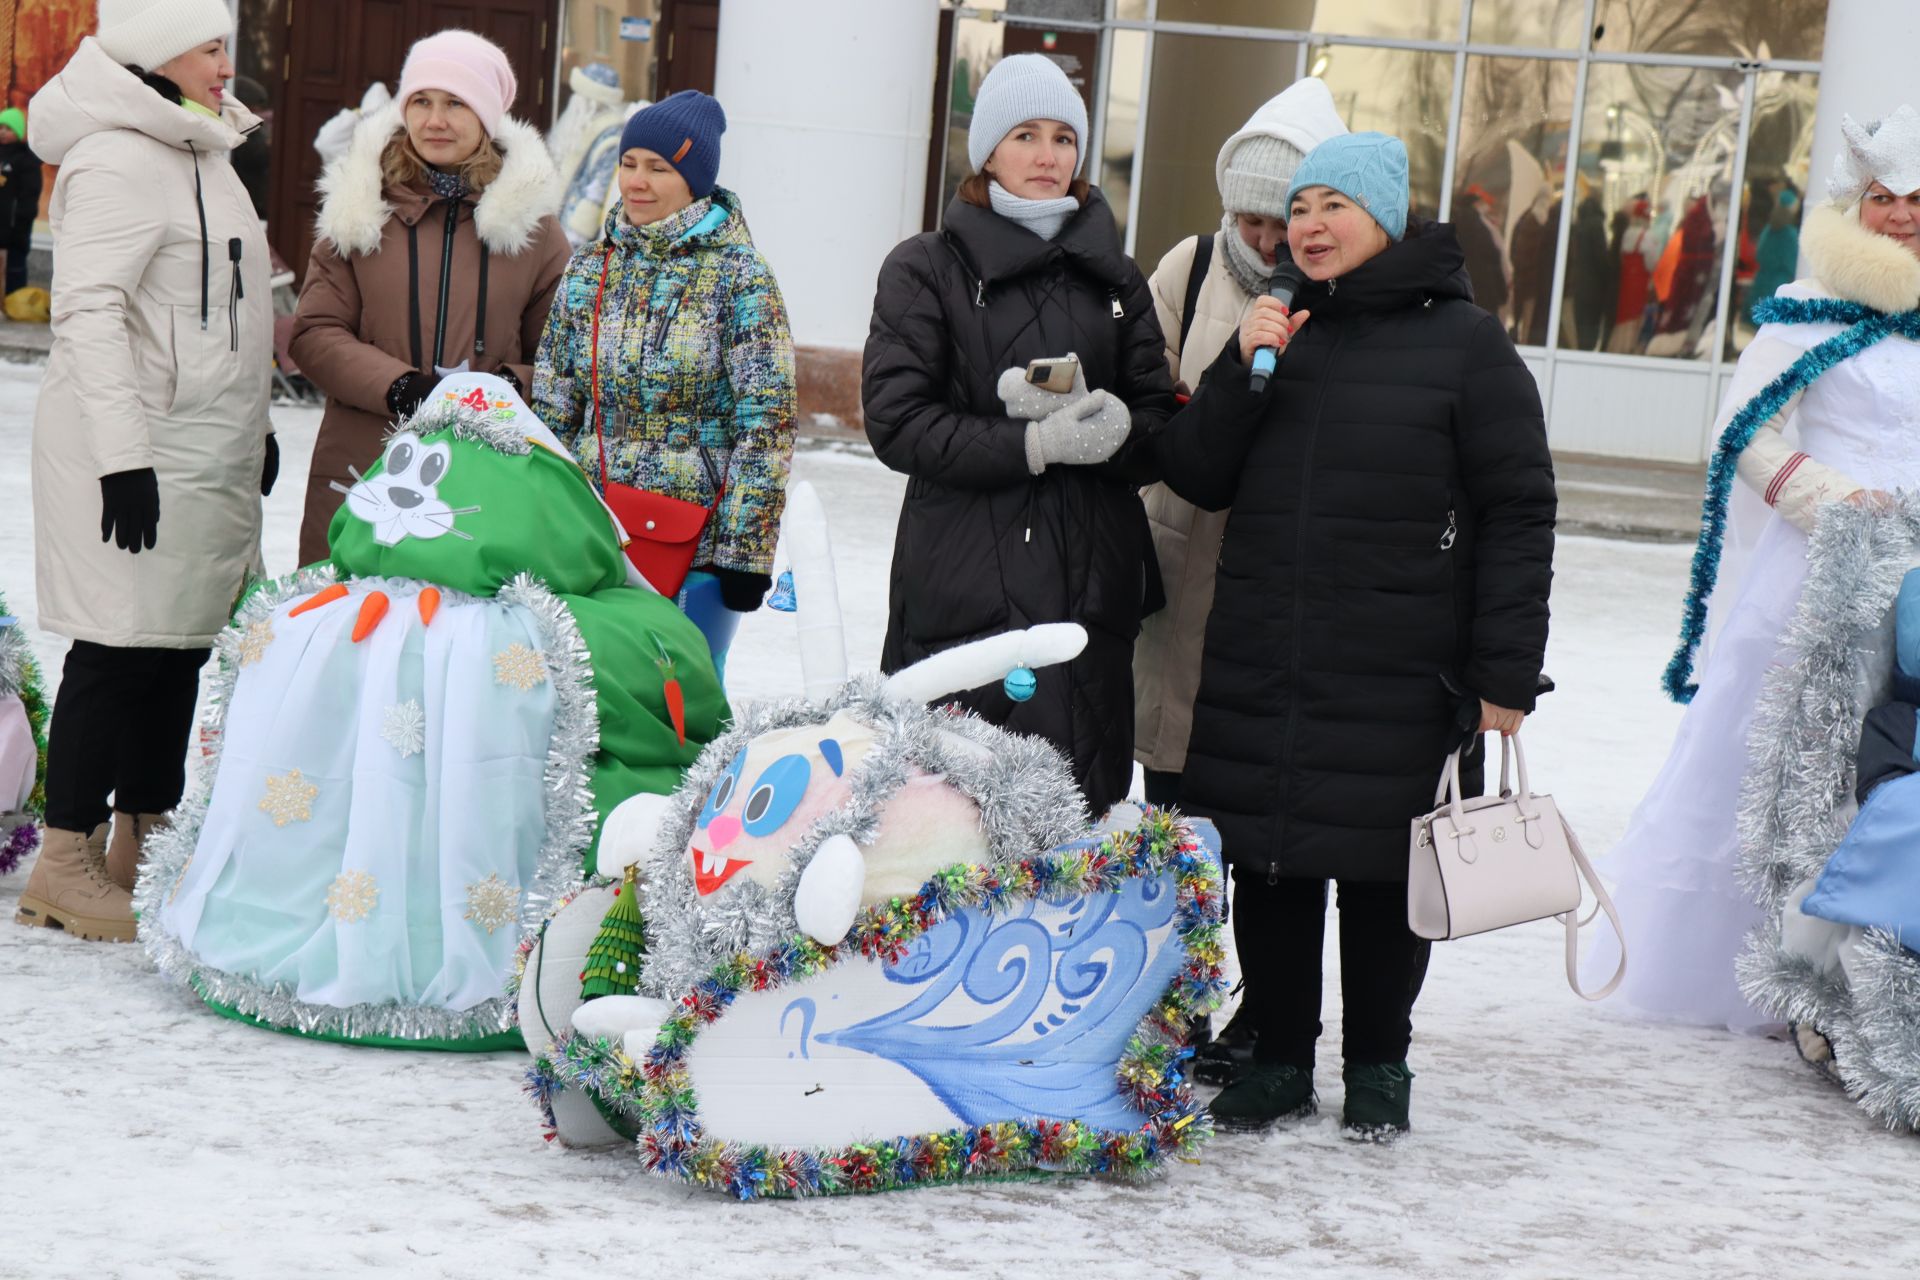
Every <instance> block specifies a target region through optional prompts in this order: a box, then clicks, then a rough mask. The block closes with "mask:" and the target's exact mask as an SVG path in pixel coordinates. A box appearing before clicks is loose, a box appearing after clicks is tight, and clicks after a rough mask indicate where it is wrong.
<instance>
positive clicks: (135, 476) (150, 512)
mask: <svg viewBox="0 0 1920 1280" xmlns="http://www.w3.org/2000/svg"><path fill="white" fill-rule="evenodd" d="M159 530H160V477H159V476H157V475H155V474H154V473H153V468H152V467H141V468H140V469H139V470H138V471H116V472H114V473H113V474H112V475H110V476H101V477H100V541H102V542H111V543H113V544H114V545H115V546H117V547H119V548H120V549H121V550H122V551H129V552H132V553H133V554H134V555H136V556H137V555H139V554H140V550H141V548H142V547H152V546H153V544H154V540H155V538H156V537H157V536H158V534H159Z"/></svg>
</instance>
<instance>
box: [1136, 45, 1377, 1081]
mask: <svg viewBox="0 0 1920 1280" xmlns="http://www.w3.org/2000/svg"><path fill="white" fill-rule="evenodd" d="M1346 131H1347V127H1346V125H1344V124H1342V123H1341V121H1340V115H1339V113H1338V111H1336V110H1335V108H1334V104H1333V94H1332V93H1330V92H1328V90H1327V86H1326V82H1325V81H1323V80H1316V79H1311V78H1309V79H1305V80H1297V81H1295V82H1294V83H1293V84H1291V85H1289V86H1287V88H1286V89H1285V90H1283V91H1282V92H1281V93H1279V94H1277V95H1276V96H1274V97H1273V98H1270V99H1269V100H1267V101H1266V102H1265V103H1263V104H1261V106H1260V109H1259V110H1257V111H1255V112H1254V113H1253V116H1252V118H1251V119H1249V120H1248V121H1247V123H1246V124H1245V125H1244V126H1243V127H1242V128H1241V129H1239V130H1238V131H1237V132H1236V133H1234V134H1233V135H1232V136H1231V137H1229V138H1228V139H1227V140H1226V142H1225V143H1224V144H1223V145H1222V146H1221V148H1220V155H1219V158H1218V159H1217V160H1216V161H1215V162H1214V176H1215V180H1216V181H1217V182H1218V184H1219V187H1220V205H1221V208H1222V209H1223V210H1224V212H1223V213H1222V214H1221V218H1220V230H1219V231H1218V232H1216V233H1215V234H1213V235H1200V236H1194V237H1193V238H1191V239H1188V240H1183V241H1181V242H1180V243H1179V244H1176V245H1175V246H1174V247H1173V248H1171V249H1169V250H1168V251H1167V255H1166V257H1164V258H1162V259H1160V265H1159V266H1158V267H1156V268H1155V269H1154V272H1153V277H1152V279H1151V280H1150V281H1149V284H1150V285H1151V286H1152V288H1153V305H1154V310H1155V311H1156V312H1157V313H1158V315H1159V319H1160V330H1161V332H1162V333H1163V334H1165V335H1166V344H1167V345H1166V356H1167V368H1168V369H1169V370H1170V371H1171V372H1172V375H1173V377H1174V379H1175V381H1176V382H1177V383H1179V386H1178V387H1176V390H1177V391H1179V392H1180V393H1181V394H1183V395H1184V394H1186V393H1187V390H1188V384H1190V383H1191V384H1198V383H1199V381H1200V375H1201V373H1202V372H1204V371H1205V370H1206V368H1207V366H1208V365H1210V364H1212V363H1213V360H1214V357H1215V356H1217V355H1219V354H1220V349H1221V348H1222V347H1223V346H1225V345H1226V343H1227V340H1228V339H1229V338H1231V337H1232V336H1233V334H1234V332H1235V330H1237V329H1239V327H1240V324H1241V322H1242V321H1243V320H1245V319H1246V316H1247V313H1248V312H1249V311H1251V310H1252V309H1253V302H1254V299H1255V298H1258V297H1261V296H1262V295H1264V294H1265V293H1266V292H1267V287H1268V285H1269V284H1270V283H1271V282H1272V279H1273V272H1274V269H1275V267H1276V266H1277V265H1278V264H1279V263H1280V261H1281V260H1282V259H1283V258H1285V257H1286V254H1287V186H1288V184H1289V183H1290V182H1292V181H1293V175H1294V172H1295V170H1297V169H1299V167H1300V162H1301V161H1302V160H1305V159H1306V156H1307V153H1308V152H1309V151H1312V150H1313V149H1314V148H1315V147H1317V146H1319V145H1320V144H1321V143H1322V142H1325V141H1326V140H1327V139H1328V138H1334V137H1338V136H1340V135H1341V134H1344V133H1345V132H1346ZM1141 496H1142V497H1143V498H1144V499H1145V500H1146V504H1147V520H1148V522H1149V525H1150V527H1151V529H1152V531H1153V549H1154V554H1155V555H1156V556H1157V557H1158V559H1159V563H1160V577H1161V580H1162V581H1163V582H1164V583H1165V584H1166V592H1167V607H1166V608H1164V609H1162V610H1161V611H1160V612H1158V613H1156V614H1154V615H1153V616H1152V617H1150V618H1148V619H1147V620H1146V621H1145V622H1144V623H1143V624H1142V625H1141V627H1140V640H1139V642H1138V643H1137V644H1136V645H1135V646H1134V651H1133V693H1134V730H1133V732H1134V748H1133V754H1134V758H1135V759H1136V760H1138V761H1139V762H1140V763H1141V765H1142V766H1143V767H1144V768H1145V770H1146V783H1147V802H1148V803H1149V804H1162V805H1170V804H1177V803H1179V801H1180V772H1181V770H1182V769H1184V768H1185V767H1186V761H1187V738H1188V735H1189V734H1190V733H1191V731H1192V729H1193V699H1194V694H1195V693H1196V692H1198V691H1199V688H1200V646H1201V640H1202V639H1203V638H1204V636H1205V634H1206V629H1207V614H1208V613H1209V612H1211V611H1212V609H1213V571H1214V566H1215V563H1216V562H1217V561H1218V560H1219V558H1220V538H1221V534H1222V533H1223V532H1224V531H1225V529H1226V527H1227V512H1225V511H1202V510H1200V509H1199V508H1198V507H1196V506H1194V505H1193V504H1192V503H1191V502H1188V501H1187V500H1186V499H1184V498H1182V497H1180V496H1179V495H1178V494H1176V493H1174V491H1173V490H1171V489H1169V488H1168V487H1167V486H1166V485H1164V484H1156V485H1152V486H1150V487H1149V488H1147V489H1146V490H1145V491H1144V492H1143V493H1142V494H1141ZM1246 1030H1247V1027H1246V1024H1245V1020H1244V1019H1236V1020H1235V1021H1234V1022H1233V1023H1231V1024H1229V1025H1228V1027H1227V1029H1226V1030H1225V1031H1223V1032H1222V1033H1221V1034H1220V1036H1219V1037H1218V1039H1216V1040H1214V1041H1213V1042H1212V1043H1211V1044H1206V1045H1202V1046H1201V1047H1200V1049H1199V1052H1198V1054H1197V1056H1196V1058H1195V1062H1194V1076H1195V1078H1196V1079H1200V1080H1204V1081H1206V1082H1207V1083H1210V1084H1225V1083H1226V1082H1227V1077H1228V1075H1229V1074H1230V1073H1231V1071H1232V1069H1233V1065H1234V1062H1235V1060H1236V1058H1237V1059H1238V1060H1244V1059H1245V1058H1246V1057H1247V1056H1248V1053H1249V1044H1248V1038H1247V1035H1246Z"/></svg>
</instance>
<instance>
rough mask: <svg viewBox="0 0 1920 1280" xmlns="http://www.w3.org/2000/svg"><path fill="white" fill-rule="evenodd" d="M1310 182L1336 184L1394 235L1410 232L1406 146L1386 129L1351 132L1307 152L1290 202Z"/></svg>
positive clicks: (1289, 194) (1393, 237)
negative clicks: (1408, 225) (1379, 131)
mask: <svg viewBox="0 0 1920 1280" xmlns="http://www.w3.org/2000/svg"><path fill="white" fill-rule="evenodd" d="M1308 187H1332V188H1333V189H1334V190H1335V191H1338V192H1339V193H1340V194H1341V195H1343V196H1346V197H1347V198H1348V199H1350V200H1352V201H1354V202H1355V203H1356V204H1358V205H1359V206H1360V207H1361V208H1362V209H1365V210H1366V211H1367V212H1368V213H1370V214H1372V215H1373V220H1374V221H1375V222H1378V223H1379V224H1380V229H1381V230H1382V231H1385V232H1386V233H1387V238H1388V239H1389V240H1398V239H1400V238H1401V237H1402V236H1404V235H1406V234H1407V200H1408V195H1407V149H1406V147H1405V146H1404V145H1403V144H1402V143H1401V141H1400V139H1398V138H1395V137H1393V136H1391V135H1390V134H1385V133H1348V134H1342V135H1341V136H1340V137H1337V138H1328V139H1327V140H1326V141H1325V142H1323V143H1321V144H1320V145H1319V146H1317V147H1315V148H1314V149H1313V150H1312V151H1310V152H1308V153H1307V158H1306V160H1305V161H1304V162H1302V163H1301V165H1300V168H1299V169H1298V170H1297V171H1295V173H1294V175H1293V185H1292V186H1290V187H1288V188H1287V203H1288V204H1289V205H1291V204H1292V203H1293V198H1294V197H1295V196H1297V195H1299V194H1300V193H1301V192H1302V191H1305V190H1306V189H1307V188H1308Z"/></svg>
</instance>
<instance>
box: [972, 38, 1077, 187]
mask: <svg viewBox="0 0 1920 1280" xmlns="http://www.w3.org/2000/svg"><path fill="white" fill-rule="evenodd" d="M1029 120H1058V121H1060V122H1062V123H1063V124H1069V125H1072V126H1073V136H1074V138H1075V139H1076V140H1077V141H1078V142H1079V143H1080V151H1079V154H1078V155H1076V156H1075V157H1074V165H1073V176H1074V177H1076V178H1077V177H1079V176H1080V171H1081V170H1083V169H1085V168H1086V167H1087V104H1086V101H1085V100H1084V99H1082V98H1081V97H1080V92H1079V90H1077V89H1075V88H1074V87H1073V82H1072V81H1070V80H1068V79H1067V73H1066V72H1064V71H1062V70H1061V69H1060V64H1059V63H1057V62H1055V61H1054V60H1053V59H1052V58H1049V57H1048V56H1047V55H1046V54H1044V53H1016V54H1014V55H1013V56H1012V57H1011V58H1002V59H1000V61H998V62H996V63H994V64H993V68H992V70H990V71H988V72H987V74H986V78H985V79H983V80H981V81H980V91H979V92H978V93H976V94H975V95H974V98H973V119H972V121H970V122H969V123H968V125H967V159H968V161H969V162H971V163H972V165H973V171H974V172H975V173H978V172H980V170H982V169H984V168H986V165H987V160H988V158H989V157H991V156H992V155H993V149H994V148H995V147H997V146H999V145H1000V141H1001V139H1003V138H1005V137H1006V136H1007V135H1008V134H1009V133H1012V132H1013V131H1014V129H1016V128H1017V127H1019V126H1020V125H1023V124H1025V123H1026V122H1027V121H1029Z"/></svg>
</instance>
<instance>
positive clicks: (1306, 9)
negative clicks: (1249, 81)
mask: <svg viewBox="0 0 1920 1280" xmlns="http://www.w3.org/2000/svg"><path fill="white" fill-rule="evenodd" d="M1460 3H1461V0H1318V2H1317V3H1316V0H1160V6H1159V9H1158V11H1157V16H1158V17H1159V19H1160V20H1161V21H1163V22H1207V23H1217V24H1219V25H1221V26H1232V27H1266V28H1269V29H1276V30H1283V31H1316V32H1320V33H1322V34H1324V35H1339V36H1381V37H1385V38H1388V39H1394V40H1455V39H1458V38H1459V36H1460Z"/></svg>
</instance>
